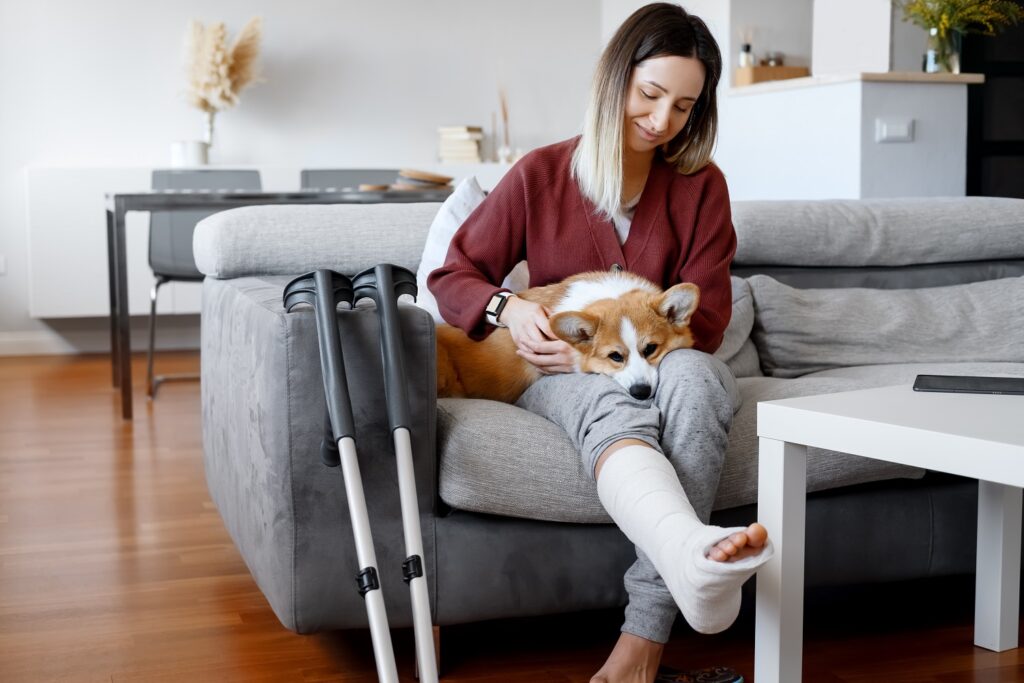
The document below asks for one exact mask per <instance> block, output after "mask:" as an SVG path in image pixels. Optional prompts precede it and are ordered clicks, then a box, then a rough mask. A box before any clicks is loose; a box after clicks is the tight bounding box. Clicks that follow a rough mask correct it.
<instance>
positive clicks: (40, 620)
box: [0, 354, 1024, 683]
mask: <svg viewBox="0 0 1024 683" xmlns="http://www.w3.org/2000/svg"><path fill="white" fill-rule="evenodd" d="M160 365H161V369H162V370H163V371H181V370H188V369H194V368H196V367H197V366H198V358H197V356H196V355H195V354H165V355H164V356H162V357H161V359H160ZM143 371H144V368H143V366H142V364H141V362H139V364H138V365H137V366H136V367H135V369H134V371H133V372H134V376H135V377H137V378H139V377H142V375H143ZM135 401H136V403H135V405H136V418H135V420H134V422H124V421H122V420H121V418H120V409H119V405H118V399H117V394H116V392H115V391H114V390H113V388H112V387H111V386H110V366H109V361H108V360H107V358H106V357H102V356H99V357H77V358H62V357H45V358H6V359H0V682H2V683H13V682H21V681H31V682H33V683H34V682H36V681H58V680H59V681H116V682H118V683H122V682H127V681H349V682H356V681H360V682H361V681H367V682H368V681H373V680H374V679H375V676H374V668H373V660H372V655H371V654H370V648H369V638H368V636H367V635H366V634H365V633H363V632H342V633H327V634H320V635H314V636H298V635H295V634H293V633H291V632H289V631H287V630H285V629H284V628H283V627H282V626H281V625H280V624H279V623H278V622H277V620H276V618H275V617H274V615H273V613H272V612H271V611H270V608H269V607H268V605H267V603H266V602H265V601H264V599H263V597H262V595H261V594H260V593H259V591H258V590H257V588H256V586H255V584H254V583H253V581H252V579H251V577H250V576H249V573H248V571H247V570H246V568H245V565H244V564H243V562H242V560H241V558H240V557H239V555H238V553H237V552H236V551H235V549H234V547H233V546H232V545H231V542H230V540H229V538H228V536H227V532H226V531H225V529H224V527H223V525H222V524H221V521H220V518H219V516H218V514H217V511H216V509H215V508H214V507H213V505H212V504H211V502H210V499H209V496H208V495H207V491H206V485H205V481H204V478H203V467H202V454H201V440H200V424H199V386H198V383H194V382H192V383H172V384H165V385H164V386H163V387H161V390H160V395H159V397H158V399H157V401H155V402H152V403H147V401H146V398H145V396H144V394H143V393H142V392H141V391H137V392H136V396H135ZM810 552H813V549H812V550H811V551H810ZM972 600H973V584H972V582H971V581H970V580H945V581H938V582H930V583H925V584H913V585H909V586H894V587H888V588H885V589H878V588H875V589H870V590H848V591H845V592H842V593H830V594H818V593H812V594H810V595H809V596H808V616H807V623H806V631H807V639H806V643H805V648H804V649H805V660H804V671H805V680H806V681H809V682H812V683H817V682H825V683H831V682H838V681H842V682H844V683H868V682H871V683H874V682H876V681H886V682H888V683H926V682H936V683H938V682H942V683H953V682H955V681H971V682H975V683H978V682H984V683H996V682H997V681H998V682H1009V681H1021V680H1024V662H1022V659H1021V657H1020V655H1019V654H1018V652H1017V651H1016V650H1014V651H1010V652H1007V653H1003V654H995V653H991V652H988V651H985V650H981V649H978V648H975V647H973V646H972V645H971V639H972V634H971V620H972V618H973V612H972V610H973V607H972ZM748 602H749V601H748ZM619 618H620V613H619V611H618V610H615V611H609V612H601V613H597V614H584V615H570V616H563V617H555V618H546V619H530V620H517V621H503V622H491V623H486V624H476V625H470V626H456V627H450V628H446V629H445V630H444V631H443V636H442V638H443V643H444V645H443V658H444V664H443V665H444V672H443V673H444V679H445V680H448V681H480V682H483V681H512V682H516V681H537V682H540V683H544V682H548V681H550V682H559V683H566V682H572V681H586V680H587V679H588V675H589V674H590V673H592V672H593V671H594V670H596V668H597V667H598V665H599V664H600V662H601V661H602V658H603V656H604V655H605V654H606V652H607V650H608V649H609V648H610V647H611V645H612V643H613V642H614V640H615V637H616V635H617V628H618V623H619ZM752 633H753V617H752V610H751V609H750V607H749V604H748V605H747V606H745V608H744V611H743V613H742V614H741V617H740V619H739V621H738V622H737V624H736V625H735V626H734V627H733V628H732V629H730V630H729V631H727V632H726V633H724V634H721V635H717V636H700V635H696V634H694V633H692V632H690V631H688V630H687V629H685V628H684V627H678V628H677V631H676V633H675V634H674V636H673V639H672V641H671V642H670V644H669V646H668V649H667V654H666V658H665V662H666V663H667V664H670V665H673V666H676V667H680V668H687V667H696V666H709V665H713V664H727V665H730V666H733V667H734V668H736V669H737V670H739V671H740V672H742V673H744V674H745V675H746V676H747V680H748V681H750V680H752V676H753V674H752V668H753V636H752ZM395 636H396V651H397V655H398V658H399V669H400V672H401V674H402V676H403V680H410V681H411V680H413V678H412V673H413V671H412V668H413V665H412V660H413V647H412V638H411V634H410V633H409V632H408V631H399V632H396V634H395Z"/></svg>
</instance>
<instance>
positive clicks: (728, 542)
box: [708, 522, 768, 562]
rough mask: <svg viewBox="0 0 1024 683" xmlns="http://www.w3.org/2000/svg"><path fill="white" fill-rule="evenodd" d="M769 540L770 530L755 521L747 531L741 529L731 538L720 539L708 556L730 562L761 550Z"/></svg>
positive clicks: (719, 560) (718, 560)
mask: <svg viewBox="0 0 1024 683" xmlns="http://www.w3.org/2000/svg"><path fill="white" fill-rule="evenodd" d="M767 541H768V530H767V529H765V528H764V527H763V526H761V525H760V524H758V523H757V522H754V523H753V524H751V525H750V526H748V527H747V528H746V530H745V531H739V532H737V533H735V534H733V535H732V536H730V537H729V538H727V539H725V540H723V541H720V542H719V543H718V545H716V546H715V547H714V548H712V549H711V550H710V551H708V557H710V558H711V559H712V560H715V561H717V562H729V561H731V560H740V559H743V558H744V557H750V556H751V555H756V554H758V553H759V552H761V548H763V547H764V544H765V542H767Z"/></svg>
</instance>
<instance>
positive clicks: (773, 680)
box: [754, 385, 1024, 683]
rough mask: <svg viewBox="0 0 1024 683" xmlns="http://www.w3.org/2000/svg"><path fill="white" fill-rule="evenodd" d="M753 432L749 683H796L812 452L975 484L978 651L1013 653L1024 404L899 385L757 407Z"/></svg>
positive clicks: (1013, 398)
mask: <svg viewBox="0 0 1024 683" xmlns="http://www.w3.org/2000/svg"><path fill="white" fill-rule="evenodd" d="M757 434H758V436H759V437H760V464H759V473H758V497H759V502H758V521H760V522H761V523H762V524H764V525H765V526H766V527H767V528H768V533H769V535H770V536H771V537H772V539H773V541H774V543H775V556H774V557H773V558H772V559H771V560H770V561H769V562H768V563H767V564H765V566H764V567H762V568H761V570H760V571H759V572H758V575H757V618H756V627H755V641H754V679H755V680H756V681H757V683H798V682H799V681H800V676H801V666H802V656H803V596H804V516H805V510H806V495H807V447H808V446H814V447H817V448H826V449H829V450H834V451H841V452H844V453H853V454H855V455H861V456H865V457H868V458H875V459H878V460H886V461H889V462H894V463H903V464H905V465H913V466H917V467H924V468H927V469H930V470H936V471H940V472H949V473H951V474H958V475H962V476H965V477H971V478H973V479H977V480H978V561H977V579H976V586H977V593H976V597H975V612H974V643H975V645H978V646H980V647H984V648H987V649H989V650H996V651H1002V650H1009V649H1012V648H1015V647H1017V628H1018V604H1019V602H1018V601H1019V592H1020V551H1021V487H1024V396H1008V395H982V394H938V393H922V392H915V391H914V390H913V389H911V387H910V386H909V385H905V386H896V387H884V388H881V389H866V390H863V391H849V392H844V393H839V394H826V395H822V396H807V397H803V398H793V399H785V400H780V401H765V402H762V403H759V404H758V406H757Z"/></svg>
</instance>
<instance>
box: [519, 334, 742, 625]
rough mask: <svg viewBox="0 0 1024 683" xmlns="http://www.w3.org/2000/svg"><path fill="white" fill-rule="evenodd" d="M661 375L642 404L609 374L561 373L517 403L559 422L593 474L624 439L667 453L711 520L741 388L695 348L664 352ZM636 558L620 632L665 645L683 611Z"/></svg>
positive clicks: (647, 562)
mask: <svg viewBox="0 0 1024 683" xmlns="http://www.w3.org/2000/svg"><path fill="white" fill-rule="evenodd" d="M658 374H659V381H658V387H657V391H656V392H655V395H654V397H653V399H648V400H646V401H637V400H636V399H634V398H633V397H631V396H630V395H629V394H628V393H627V392H626V390H625V389H623V388H622V386H621V385H619V384H618V383H617V382H616V381H615V380H613V379H611V378H609V377H606V376H604V375H592V374H584V375H581V374H559V375H550V376H545V377H542V378H541V379H540V380H538V381H537V382H535V383H534V384H533V385H532V386H531V387H530V388H529V389H527V390H526V392H525V393H524V394H523V395H522V396H521V397H520V398H519V401H518V402H517V405H518V406H519V407H520V408H524V409H526V410H529V411H530V412H532V413H536V414H537V415H540V416H542V417H545V418H547V419H548V420H551V421H552V422H554V423H555V424H557V425H559V426H561V427H562V428H563V429H564V430H565V431H566V433H567V434H568V435H569V438H570V440H572V442H573V444H574V445H575V446H576V448H577V449H578V450H579V452H580V454H581V456H582V457H583V463H584V465H585V466H586V470H587V472H589V473H590V475H591V476H592V477H593V476H594V465H595V464H596V463H597V459H598V457H599V456H600V455H601V453H603V452H604V451H605V449H606V448H608V446H610V445H612V444H613V443H615V442H616V441H619V440H621V439H627V438H631V439H639V440H641V441H644V442H646V443H648V444H650V445H651V447H652V448H655V449H657V450H660V451H662V452H663V453H665V455H666V456H667V457H668V459H669V460H670V461H671V463H672V465H673V467H675V470H676V473H677V474H678V475H679V481H680V482H682V485H683V490H684V491H686V495H687V496H688V497H689V499H690V503H691V504H692V505H693V509H694V510H695V511H696V512H697V515H698V517H700V519H701V521H703V522H704V523H707V521H708V518H709V517H710V516H711V506H712V504H713V503H714V500H715V493H716V491H717V489H718V479H719V476H720V475H721V472H722V464H723V462H724V460H725V448H726V444H727V441H728V433H729V427H730V426H731V425H732V417H733V413H734V412H735V411H737V410H739V404H740V394H739V389H738V388H737V386H736V380H735V379H734V378H733V376H732V373H731V372H729V368H728V367H727V366H726V365H725V363H723V362H721V361H720V360H718V359H717V358H715V357H714V356H711V355H709V354H706V353H702V352H700V351H694V350H691V349H683V350H679V351H673V352H672V353H670V354H668V355H667V356H665V358H664V359H662V362H661V365H660V366H659V368H658ZM636 557H637V559H636V562H635V563H633V566H631V567H630V568H629V570H628V571H627V572H626V576H625V580H624V581H625V586H626V592H627V593H628V594H629V604H628V605H627V606H626V617H625V622H624V623H623V625H622V630H623V631H625V632H627V633H632V634H634V635H638V636H641V637H643V638H647V639H648V640H653V641H655V642H659V643H664V642H667V641H668V636H669V632H670V631H671V630H672V623H673V622H674V621H675V618H676V615H677V614H678V611H679V610H678V608H677V607H676V603H675V601H674V600H673V599H672V596H671V595H670V594H669V592H668V589H667V588H666V587H665V582H664V581H662V579H661V577H660V576H659V575H658V572H657V571H656V570H655V569H654V565H653V564H651V561H650V559H648V557H647V555H645V554H644V552H643V551H642V550H640V548H637V549H636Z"/></svg>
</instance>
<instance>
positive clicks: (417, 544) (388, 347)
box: [352, 263, 437, 683]
mask: <svg viewBox="0 0 1024 683" xmlns="http://www.w3.org/2000/svg"><path fill="white" fill-rule="evenodd" d="M352 286H353V287H354V289H355V294H354V296H353V299H352V301H353V304H356V303H358V302H359V301H361V300H362V299H364V298H367V297H369V298H371V299H373V300H374V302H376V304H377V317H378V319H379V320H380V345H381V346H380V350H381V357H382V359H383V364H384V397H385V400H386V402H387V406H388V423H389V425H390V427H391V433H392V436H393V438H394V442H395V459H396V460H397V463H398V494H399V498H400V499H401V504H402V531H403V533H404V536H405V553H406V557H407V559H406V560H405V562H403V563H402V573H403V576H404V580H405V582H406V583H407V584H409V597H410V598H411V601H412V621H413V634H414V635H415V640H416V662H417V664H418V667H419V677H420V681H421V682H422V683H436V681H437V661H436V659H435V656H434V636H433V627H432V622H431V618H430V598H429V596H428V595H427V577H426V574H425V573H424V563H423V534H422V533H421V531H420V515H419V506H418V502H417V500H416V478H415V475H414V473H413V464H412V443H411V441H410V436H409V428H410V425H411V424H412V420H411V419H410V415H409V397H408V395H407V392H408V384H407V382H406V375H405V359H404V355H403V353H402V343H401V340H402V330H401V324H400V322H399V319H398V298H399V297H400V296H401V295H402V294H410V295H412V296H413V297H415V296H416V293H417V290H416V276H415V275H414V274H413V273H412V272H410V271H408V270H406V269H405V268H401V267H399V266H393V265H391V264H388V263H383V264H380V265H378V266H375V267H373V268H368V269H366V270H364V271H362V272H361V273H359V274H357V275H356V276H355V277H353V278H352Z"/></svg>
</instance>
